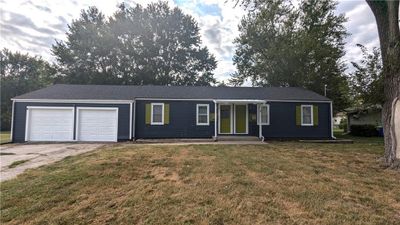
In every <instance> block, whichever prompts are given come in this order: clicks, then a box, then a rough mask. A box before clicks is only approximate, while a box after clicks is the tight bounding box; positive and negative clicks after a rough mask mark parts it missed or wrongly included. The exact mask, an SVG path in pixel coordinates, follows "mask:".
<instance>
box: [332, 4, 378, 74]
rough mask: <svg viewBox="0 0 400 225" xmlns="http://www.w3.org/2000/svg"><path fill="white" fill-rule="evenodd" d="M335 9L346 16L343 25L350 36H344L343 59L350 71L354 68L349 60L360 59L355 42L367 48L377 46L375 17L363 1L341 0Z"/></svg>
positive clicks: (359, 51) (359, 52)
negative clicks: (344, 53)
mask: <svg viewBox="0 0 400 225" xmlns="http://www.w3.org/2000/svg"><path fill="white" fill-rule="evenodd" d="M336 11H337V13H343V14H344V15H345V16H346V17H347V18H348V21H347V22H346V23H345V24H344V25H345V27H346V29H347V32H348V33H349V34H350V36H348V37H347V38H346V46H345V50H346V55H345V56H344V61H345V62H346V63H347V65H348V67H349V68H348V71H349V72H350V71H352V70H354V68H353V67H352V66H351V64H350V62H351V61H358V60H360V59H361V50H360V49H359V48H358V47H357V46H356V45H357V44H362V45H364V46H365V47H367V48H368V49H372V48H373V47H379V37H378V30H377V27H376V22H375V17H374V15H373V13H372V11H371V9H370V8H369V6H368V4H367V3H366V2H365V1H361V0H358V1H346V0H341V1H339V4H338V7H337V10H336Z"/></svg>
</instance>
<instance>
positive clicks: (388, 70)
mask: <svg viewBox="0 0 400 225" xmlns="http://www.w3.org/2000/svg"><path fill="white" fill-rule="evenodd" d="M367 3H368V5H369V6H370V8H371V10H372V12H373V13H374V15H375V19H376V23H377V26H378V33H379V41H380V47H381V52H382V62H383V76H384V92H385V102H384V104H383V109H382V122H383V128H384V136H385V137H384V139H385V155H384V158H385V163H386V164H387V165H388V166H394V165H395V161H396V158H397V157H396V156H399V155H400V153H396V151H397V149H398V145H400V140H398V138H399V136H400V135H398V134H396V130H398V129H397V127H399V126H400V125H399V124H396V123H398V121H399V120H397V117H399V116H400V115H399V112H398V111H397V110H395V107H397V104H399V103H398V99H399V98H400V29H399V0H394V1H393V0H387V1H374V0H367ZM396 139H397V140H396Z"/></svg>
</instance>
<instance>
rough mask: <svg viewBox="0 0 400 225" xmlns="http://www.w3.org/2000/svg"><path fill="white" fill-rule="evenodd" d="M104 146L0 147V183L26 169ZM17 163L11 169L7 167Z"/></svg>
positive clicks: (45, 145)
mask: <svg viewBox="0 0 400 225" xmlns="http://www.w3.org/2000/svg"><path fill="white" fill-rule="evenodd" d="M103 145H104V144H101V143H95V144H80V143H61V144H10V145H2V146H0V174H1V175H0V182H1V181H5V180H9V179H12V178H14V177H16V176H17V175H18V174H21V173H23V172H24V171H25V170H26V169H30V168H36V167H39V166H42V165H46V164H50V163H53V162H56V161H59V160H62V159H63V158H65V157H67V156H73V155H78V154H81V153H84V152H89V151H92V150H94V149H96V148H99V147H101V146H103ZM16 162H19V163H21V164H19V165H16V166H15V167H13V168H10V167H9V166H10V165H12V164H13V163H16Z"/></svg>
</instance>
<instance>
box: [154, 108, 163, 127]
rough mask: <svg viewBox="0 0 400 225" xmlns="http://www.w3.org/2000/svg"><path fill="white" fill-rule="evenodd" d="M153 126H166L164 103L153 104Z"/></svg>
mask: <svg viewBox="0 0 400 225" xmlns="http://www.w3.org/2000/svg"><path fill="white" fill-rule="evenodd" d="M151 125H164V103H151Z"/></svg>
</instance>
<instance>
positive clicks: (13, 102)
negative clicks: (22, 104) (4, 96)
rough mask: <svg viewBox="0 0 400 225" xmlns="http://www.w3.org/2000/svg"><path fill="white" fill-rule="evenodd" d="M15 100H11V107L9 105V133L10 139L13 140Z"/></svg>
mask: <svg viewBox="0 0 400 225" xmlns="http://www.w3.org/2000/svg"><path fill="white" fill-rule="evenodd" d="M14 105H15V101H14V100H12V107H11V133H10V140H11V142H13V133H14V107H15V106H14Z"/></svg>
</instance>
